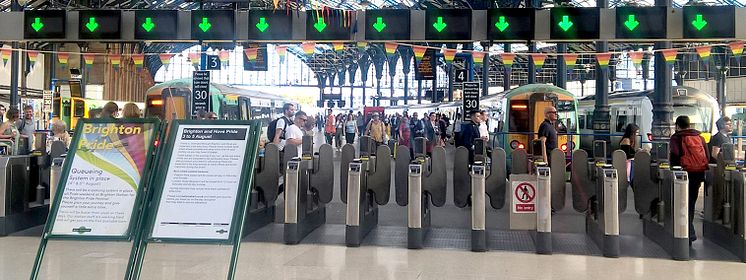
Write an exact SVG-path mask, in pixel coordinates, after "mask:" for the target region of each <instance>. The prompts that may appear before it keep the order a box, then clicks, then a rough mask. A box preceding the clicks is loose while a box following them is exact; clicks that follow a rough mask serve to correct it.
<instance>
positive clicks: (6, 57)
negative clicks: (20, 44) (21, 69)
mask: <svg viewBox="0 0 746 280" xmlns="http://www.w3.org/2000/svg"><path fill="white" fill-rule="evenodd" d="M0 53H2V57H3V67H5V65H6V64H8V60H9V59H10V54H11V53H13V50H11V49H9V48H2V50H0Z"/></svg>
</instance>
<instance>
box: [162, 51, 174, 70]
mask: <svg viewBox="0 0 746 280" xmlns="http://www.w3.org/2000/svg"><path fill="white" fill-rule="evenodd" d="M173 57H174V55H173V54H170V53H162V54H159V55H158V58H160V60H161V64H163V66H164V67H168V65H169V64H171V58H173Z"/></svg>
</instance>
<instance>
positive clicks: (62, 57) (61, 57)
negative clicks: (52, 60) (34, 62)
mask: <svg viewBox="0 0 746 280" xmlns="http://www.w3.org/2000/svg"><path fill="white" fill-rule="evenodd" d="M69 59H70V54H69V53H64V52H61V53H57V62H59V63H60V65H61V66H62V67H63V68H64V67H67V61H68V60H69Z"/></svg>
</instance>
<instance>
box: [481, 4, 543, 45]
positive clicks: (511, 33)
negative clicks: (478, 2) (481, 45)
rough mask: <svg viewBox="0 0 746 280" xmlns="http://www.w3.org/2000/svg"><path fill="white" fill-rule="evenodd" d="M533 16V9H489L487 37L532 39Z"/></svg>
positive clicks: (491, 38)
mask: <svg viewBox="0 0 746 280" xmlns="http://www.w3.org/2000/svg"><path fill="white" fill-rule="evenodd" d="M535 16H536V10H534V9H524V8H503V9H489V11H488V23H487V24H488V25H487V39H490V40H533V39H534V22H535V20H534V18H535Z"/></svg>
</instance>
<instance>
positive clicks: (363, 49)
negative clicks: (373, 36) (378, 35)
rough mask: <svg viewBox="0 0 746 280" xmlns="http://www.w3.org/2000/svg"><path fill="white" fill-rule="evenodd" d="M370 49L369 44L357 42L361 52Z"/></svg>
mask: <svg viewBox="0 0 746 280" xmlns="http://www.w3.org/2000/svg"><path fill="white" fill-rule="evenodd" d="M367 47H368V42H357V49H358V50H359V51H361V52H362V51H365V48H367Z"/></svg>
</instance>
